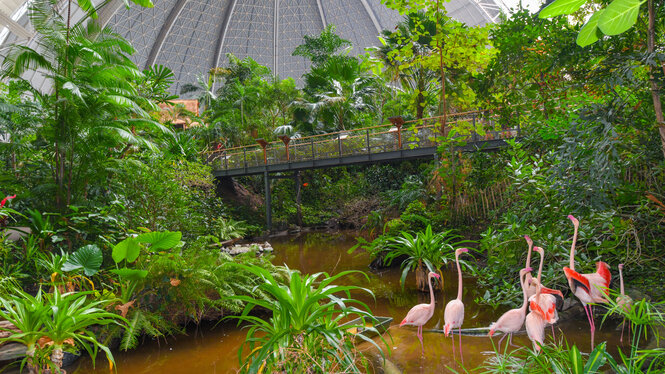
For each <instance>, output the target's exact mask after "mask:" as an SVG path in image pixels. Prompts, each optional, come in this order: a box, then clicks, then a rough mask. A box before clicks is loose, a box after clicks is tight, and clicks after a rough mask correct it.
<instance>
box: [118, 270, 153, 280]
mask: <svg viewBox="0 0 665 374" xmlns="http://www.w3.org/2000/svg"><path fill="white" fill-rule="evenodd" d="M111 273H113V274H117V275H118V276H119V277H120V279H123V280H128V281H138V280H141V279H143V278H145V277H146V276H147V275H148V271H147V270H138V269H129V268H120V269H112V270H111Z"/></svg>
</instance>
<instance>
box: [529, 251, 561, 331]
mask: <svg viewBox="0 0 665 374" xmlns="http://www.w3.org/2000/svg"><path fill="white" fill-rule="evenodd" d="M534 250H535V251H536V252H538V253H539V254H540V265H539V266H538V279H532V280H531V283H532V284H533V285H534V286H536V287H538V286H540V297H539V298H538V301H536V298H535V295H534V296H531V297H530V298H529V303H530V308H531V310H532V311H535V312H536V313H540V315H541V316H542V318H543V319H544V320H545V322H546V323H547V324H548V325H550V326H551V327H552V337H553V338H554V339H556V335H555V333H554V324H555V323H556V322H557V321H558V320H559V313H558V312H557V310H556V305H557V298H556V297H555V295H556V296H559V297H560V298H561V300H563V293H562V292H561V291H559V290H553V289H551V288H547V287H543V285H542V283H541V276H542V274H543V263H544V262H545V251H544V250H543V249H542V248H540V247H534Z"/></svg>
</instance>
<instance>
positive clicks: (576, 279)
mask: <svg viewBox="0 0 665 374" xmlns="http://www.w3.org/2000/svg"><path fill="white" fill-rule="evenodd" d="M563 272H564V274H565V275H566V278H568V280H570V281H572V282H573V284H574V285H575V287H581V288H582V289H584V291H586V293H588V294H591V285H590V284H589V280H588V279H586V278H585V277H584V275H582V274H580V273H578V272H576V271H575V270H573V269H571V268H569V267H567V266H566V267H564V268H563Z"/></svg>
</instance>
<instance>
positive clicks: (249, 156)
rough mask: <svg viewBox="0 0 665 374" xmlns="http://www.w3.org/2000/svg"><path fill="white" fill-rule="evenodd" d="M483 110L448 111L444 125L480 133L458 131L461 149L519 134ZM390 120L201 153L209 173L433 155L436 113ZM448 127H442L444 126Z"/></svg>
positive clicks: (487, 146)
mask: <svg viewBox="0 0 665 374" xmlns="http://www.w3.org/2000/svg"><path fill="white" fill-rule="evenodd" d="M494 119H495V117H494V116H492V115H491V114H490V113H488V112H483V111H474V112H465V113H457V114H451V115H449V116H448V121H447V125H448V126H450V125H457V126H456V127H464V126H462V125H463V123H467V124H468V125H473V127H470V126H469V128H477V127H476V126H477V125H478V124H482V125H483V128H484V129H485V131H484V133H483V134H478V133H476V132H471V133H469V134H467V135H458V136H457V139H456V140H459V141H460V142H463V143H465V144H464V145H463V146H459V147H458V149H459V150H462V151H478V150H494V149H497V148H499V147H502V146H505V145H506V143H505V141H504V139H507V138H513V137H516V136H519V132H520V129H519V127H517V128H508V129H505V128H503V129H502V128H501V127H500V126H499V125H498V123H497V122H496V121H494ZM390 120H391V124H389V125H379V126H373V127H366V128H361V129H352V130H346V131H338V132H334V133H328V134H321V135H314V136H307V137H299V138H293V139H291V138H289V137H288V136H281V137H280V138H281V140H276V141H272V142H267V141H265V140H263V139H257V143H256V144H252V145H246V146H241V147H234V148H229V149H219V150H215V151H211V152H208V153H207V155H206V156H207V161H208V163H209V164H211V165H212V168H213V174H214V176H215V177H239V176H245V175H252V174H263V173H276V172H289V171H299V170H306V169H313V168H325V167H336V166H346V165H354V164H362V163H374V162H385V161H398V160H408V159H419V158H420V159H422V158H434V157H436V150H437V147H438V146H439V142H440V136H439V135H440V134H441V131H440V129H441V117H432V118H426V119H423V120H419V121H418V120H414V121H407V122H404V121H403V120H402V119H401V118H400V117H392V118H390ZM448 129H449V127H446V131H447V130H448Z"/></svg>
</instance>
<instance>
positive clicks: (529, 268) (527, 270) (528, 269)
mask: <svg viewBox="0 0 665 374" xmlns="http://www.w3.org/2000/svg"><path fill="white" fill-rule="evenodd" d="M524 270H525V271H526V272H527V273H530V272H532V271H533V268H532V267H528V268H524Z"/></svg>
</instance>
